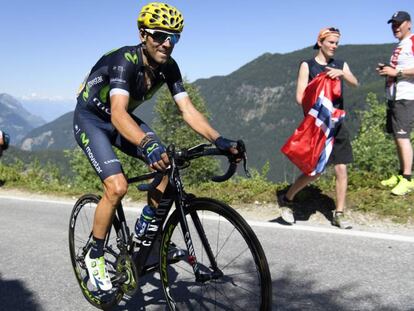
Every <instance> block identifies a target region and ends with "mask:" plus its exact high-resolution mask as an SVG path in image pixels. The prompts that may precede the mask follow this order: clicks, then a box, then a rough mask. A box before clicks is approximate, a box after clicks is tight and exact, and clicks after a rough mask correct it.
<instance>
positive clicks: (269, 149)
mask: <svg viewBox="0 0 414 311" xmlns="http://www.w3.org/2000/svg"><path fill="white" fill-rule="evenodd" d="M391 51H392V45H391V44H381V45H346V46H341V47H340V49H338V52H337V58H338V59H344V60H345V61H347V63H348V64H349V66H350V68H351V70H352V71H353V73H354V74H355V75H356V77H357V78H358V79H359V81H360V84H361V85H360V87H359V88H357V89H352V90H351V89H349V88H347V87H345V91H344V93H345V109H346V111H347V113H348V116H347V124H348V125H349V127H350V129H351V133H352V134H353V135H355V134H356V132H357V129H358V124H359V121H358V115H357V113H356V111H357V110H364V109H365V108H366V106H365V98H366V95H367V93H368V92H369V91H371V92H375V93H377V94H378V95H379V97H380V98H382V96H383V86H384V81H383V79H382V78H380V77H379V76H378V75H377V74H376V72H375V66H376V64H377V62H379V61H382V62H383V61H384V60H386V59H388V57H389V55H390V53H391ZM314 55H315V51H314V50H312V49H311V48H310V47H308V48H305V49H302V50H299V51H295V52H292V53H287V54H270V53H266V54H264V55H262V56H260V57H258V58H257V59H255V60H253V61H252V62H250V63H248V64H246V65H245V66H243V67H241V68H240V69H239V70H237V71H235V72H233V73H231V74H230V75H228V76H221V77H213V78H210V79H200V80H197V81H195V84H196V85H197V86H198V87H199V89H200V92H201V94H202V96H203V97H204V98H205V100H206V102H207V103H208V109H209V111H210V112H211V114H212V116H213V120H212V123H213V125H214V126H215V127H216V128H217V129H218V130H219V131H220V132H221V133H222V134H223V135H224V136H228V137H233V138H242V139H244V140H245V142H246V144H247V148H248V151H249V150H250V152H249V160H250V164H253V166H254V167H256V168H261V167H262V166H263V165H264V164H265V162H266V161H269V162H270V165H271V170H270V172H269V177H270V179H271V180H278V181H280V180H285V179H286V178H289V176H290V175H292V173H293V172H294V171H295V169H294V168H293V167H292V166H291V165H290V163H289V161H288V160H287V159H286V158H285V157H284V156H283V155H282V154H281V153H280V147H281V146H282V145H283V143H284V142H285V141H286V139H287V138H288V137H289V136H290V135H291V134H292V133H293V131H294V129H295V128H296V127H297V126H298V124H299V123H300V121H301V120H302V111H301V109H300V108H299V107H298V106H297V105H296V102H295V92H296V79H297V71H298V68H299V63H300V62H301V61H302V60H305V59H309V58H312V57H313V56H314ZM289 180H290V179H289Z"/></svg>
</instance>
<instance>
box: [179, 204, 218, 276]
mask: <svg viewBox="0 0 414 311" xmlns="http://www.w3.org/2000/svg"><path fill="white" fill-rule="evenodd" d="M176 204H179V205H178V206H179V208H178V210H179V211H180V225H181V229H182V232H183V235H184V241H185V244H186V246H187V250H188V263H189V264H190V265H191V266H192V268H193V271H194V274H195V279H196V282H201V283H205V282H207V281H210V280H217V279H219V278H220V277H222V276H223V272H222V271H221V270H220V269H219V268H218V266H217V262H216V258H215V257H214V254H213V251H212V249H211V246H210V243H209V242H208V239H207V236H206V233H205V231H204V228H203V225H202V224H201V220H200V217H199V216H198V214H197V212H196V211H194V212H192V213H190V216H191V219H192V221H193V224H194V227H195V228H196V231H197V234H198V236H199V237H200V240H201V244H202V246H201V247H203V248H204V250H205V251H206V253H207V256H208V259H209V261H210V267H209V268H210V269H211V270H212V271H211V273H204V272H201V271H200V265H199V263H198V262H197V256H196V253H195V250H194V245H193V240H192V238H191V234H190V229H189V226H188V222H187V219H186V217H185V213H184V208H183V206H186V207H187V206H188V203H187V202H186V200H185V199H184V200H181V202H177V203H176Z"/></svg>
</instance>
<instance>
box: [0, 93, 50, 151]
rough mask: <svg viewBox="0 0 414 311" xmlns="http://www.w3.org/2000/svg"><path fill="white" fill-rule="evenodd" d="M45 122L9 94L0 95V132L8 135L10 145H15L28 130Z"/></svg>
mask: <svg viewBox="0 0 414 311" xmlns="http://www.w3.org/2000/svg"><path fill="white" fill-rule="evenodd" d="M42 124H45V121H44V120H43V119H42V118H41V117H39V116H35V115H33V114H31V113H29V112H28V111H27V110H26V109H24V108H23V106H22V104H21V103H20V102H18V101H17V100H16V99H15V98H14V97H12V96H10V95H9V94H6V93H2V94H0V130H4V131H6V132H8V133H9V134H10V137H11V143H12V144H17V143H18V142H19V141H20V139H22V138H23V137H24V135H26V134H27V133H28V132H29V131H30V130H32V129H34V128H36V127H38V126H41V125H42Z"/></svg>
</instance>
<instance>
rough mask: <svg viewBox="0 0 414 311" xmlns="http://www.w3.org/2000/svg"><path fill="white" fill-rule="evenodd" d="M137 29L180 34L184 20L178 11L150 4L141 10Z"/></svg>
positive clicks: (158, 3)
mask: <svg viewBox="0 0 414 311" xmlns="http://www.w3.org/2000/svg"><path fill="white" fill-rule="evenodd" d="M138 28H160V29H165V30H167V31H173V32H181V31H183V28H184V18H183V15H182V14H181V13H180V11H178V10H177V9H176V8H175V7H173V6H171V5H169V4H166V3H161V2H151V3H148V4H147V5H145V6H144V7H143V8H142V9H141V12H140V13H139V16H138Z"/></svg>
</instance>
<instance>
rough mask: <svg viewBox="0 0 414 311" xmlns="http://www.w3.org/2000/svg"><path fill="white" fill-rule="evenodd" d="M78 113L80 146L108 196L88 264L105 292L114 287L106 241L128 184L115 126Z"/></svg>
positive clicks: (93, 278) (100, 212)
mask: <svg viewBox="0 0 414 311" xmlns="http://www.w3.org/2000/svg"><path fill="white" fill-rule="evenodd" d="M79 112H80V111H78V110H76V111H75V117H74V133H75V139H76V141H77V142H78V144H79V146H80V147H81V148H82V150H83V151H84V153H85V154H86V156H87V157H88V159H89V162H90V163H91V165H92V167H93V168H94V169H95V171H96V173H97V174H98V176H99V177H100V179H101V181H102V182H103V186H104V195H103V197H102V199H101V200H100V201H99V203H98V206H97V208H96V212H95V216H94V223H93V242H92V244H91V249H90V251H89V252H88V254H87V256H86V258H85V262H86V265H87V267H88V272H89V275H90V279H91V282H92V284H93V285H95V286H97V285H98V284H99V287H100V288H101V289H103V290H109V289H111V288H112V285H111V282H110V280H109V276H108V272H107V269H106V268H105V261H104V257H103V255H104V252H103V247H104V241H105V236H106V234H107V231H108V228H109V226H110V224H111V221H112V217H113V214H114V212H115V209H116V206H117V205H118V203H119V202H120V200H121V199H122V197H123V196H124V195H125V193H126V191H127V182H126V179H125V177H124V175H123V174H122V168H121V164H120V162H119V160H118V159H117V157H116V155H115V153H114V151H113V150H112V146H111V142H110V138H109V136H110V133H111V132H112V130H113V126H112V125H111V124H108V123H107V122H105V121H103V120H101V119H99V118H98V117H96V116H94V115H93V114H90V113H88V112H87V111H85V110H83V111H82V114H80V113H79Z"/></svg>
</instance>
